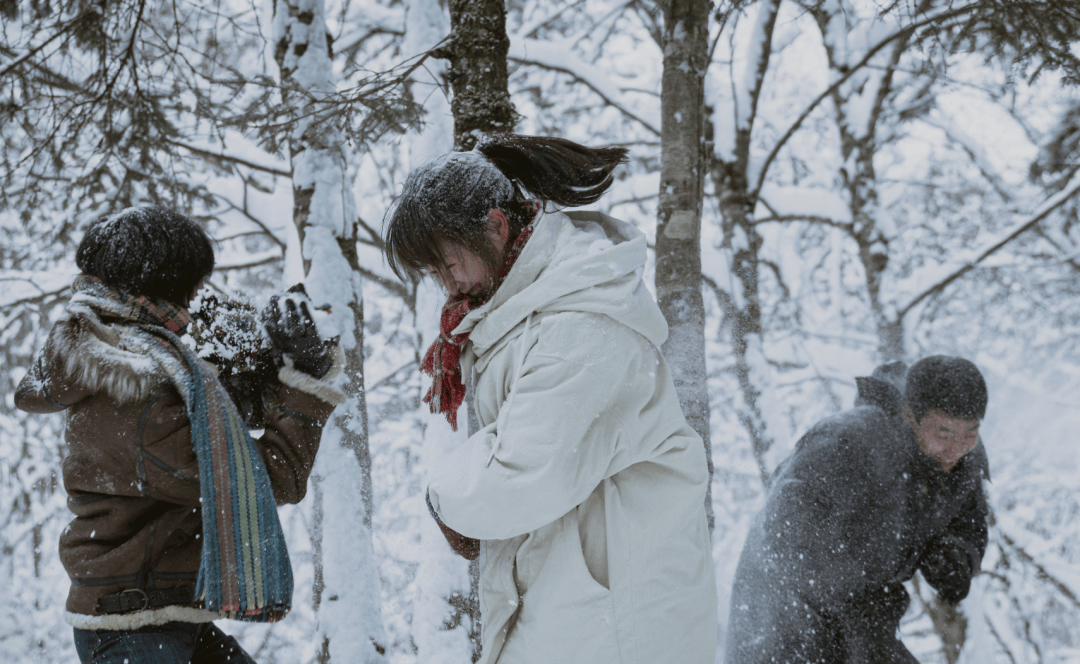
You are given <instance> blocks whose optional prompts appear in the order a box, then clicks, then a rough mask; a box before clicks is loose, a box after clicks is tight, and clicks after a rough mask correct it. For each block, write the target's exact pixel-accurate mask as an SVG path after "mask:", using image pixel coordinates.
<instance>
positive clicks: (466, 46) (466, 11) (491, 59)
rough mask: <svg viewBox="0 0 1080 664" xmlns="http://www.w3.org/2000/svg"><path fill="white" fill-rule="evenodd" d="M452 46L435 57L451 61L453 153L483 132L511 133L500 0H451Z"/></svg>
mask: <svg viewBox="0 0 1080 664" xmlns="http://www.w3.org/2000/svg"><path fill="white" fill-rule="evenodd" d="M450 35H451V40H450V43H449V44H448V45H447V46H445V47H444V48H442V49H440V50H439V51H438V53H437V55H436V57H439V58H444V59H447V60H449V61H450V71H449V72H448V73H447V75H446V78H447V79H448V80H449V81H450V84H451V85H452V86H453V90H454V96H453V99H452V100H451V102H450V109H451V111H453V114H454V149H455V150H471V149H472V148H473V146H474V145H476V140H477V138H479V135H480V134H481V133H491V132H500V131H513V130H514V125H515V124H516V122H517V120H516V116H517V113H516V112H515V111H514V105H513V104H512V103H510V88H509V73H508V70H507V59H506V56H507V53H508V52H509V51H510V37H509V36H507V34H506V6H505V4H504V2H503V0H450Z"/></svg>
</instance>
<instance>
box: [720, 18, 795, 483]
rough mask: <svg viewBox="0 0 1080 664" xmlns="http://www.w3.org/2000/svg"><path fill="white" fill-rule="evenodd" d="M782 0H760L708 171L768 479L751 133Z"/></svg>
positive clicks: (744, 387) (746, 392) (760, 460)
mask: <svg viewBox="0 0 1080 664" xmlns="http://www.w3.org/2000/svg"><path fill="white" fill-rule="evenodd" d="M779 8H780V0H763V1H762V2H759V3H758V7H757V11H758V14H757V19H756V23H755V27H754V30H753V32H752V33H751V36H750V44H751V48H750V52H749V53H748V57H747V58H746V70H745V71H744V72H734V71H733V72H731V78H732V81H731V86H730V89H731V90H732V91H733V92H732V97H731V98H727V99H724V100H723V103H721V100H719V99H718V100H717V102H716V106H717V108H716V116H715V118H716V119H715V121H714V126H713V134H714V141H715V147H714V150H713V154H712V158H711V160H710V162H709V173H710V176H711V178H712V182H713V189H714V190H715V192H716V197H717V200H718V201H719V205H720V214H721V217H722V222H721V223H722V226H723V231H724V248H725V249H726V250H727V251H728V252H729V254H730V256H731V259H730V260H731V264H730V265H729V269H730V272H731V277H732V282H731V283H732V292H731V293H728V296H729V297H728V302H730V305H729V309H728V312H727V314H728V316H729V318H730V320H731V347H732V351H733V353H734V355H735V372H736V379H737V380H738V384H739V395H740V403H739V406H738V416H739V420H740V422H741V423H742V425H743V427H744V428H745V429H746V432H747V434H748V435H749V437H750V445H751V448H752V450H753V453H754V459H755V461H756V462H757V464H758V472H759V473H760V475H761V481H762V484H765V485H767V484H768V478H769V475H770V474H771V472H772V464H771V463H770V462H769V461H768V460H767V457H766V455H767V454H768V452H769V451H770V450H771V449H772V447H773V436H772V433H771V432H770V431H769V430H768V418H767V417H766V416H765V410H764V408H763V401H764V399H765V398H766V397H767V394H768V393H769V390H770V387H769V385H770V382H771V381H770V380H769V369H768V365H767V363H766V361H765V355H764V349H763V345H762V326H761V304H760V295H759V293H758V277H759V271H758V268H759V252H760V250H761V244H762V239H761V235H760V234H759V233H758V232H757V229H756V228H755V226H754V219H753V211H754V206H755V205H756V203H757V196H758V192H757V191H754V190H751V187H752V186H753V185H752V184H751V178H750V172H749V169H750V138H751V134H752V132H753V129H754V120H755V118H756V115H757V104H758V99H759V98H760V97H761V86H762V82H763V81H764V79H765V72H766V71H767V70H768V68H769V57H770V56H771V54H772V36H773V30H774V28H775V26H776V15H777V12H778V11H779ZM738 11H739V10H737V9H736V8H734V7H731V6H727V9H726V12H724V13H721V14H718V16H719V18H720V20H721V21H723V22H724V23H726V22H727V21H728V20H730V19H731V18H733V17H734V16H735V14H736V13H737V12H738Z"/></svg>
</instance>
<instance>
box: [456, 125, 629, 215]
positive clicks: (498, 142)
mask: <svg viewBox="0 0 1080 664" xmlns="http://www.w3.org/2000/svg"><path fill="white" fill-rule="evenodd" d="M475 149H476V150H477V151H478V152H480V153H481V154H483V155H484V156H485V157H487V158H488V159H490V160H491V163H493V164H494V165H495V167H496V168H498V169H499V170H500V171H501V172H502V173H503V175H505V176H506V177H507V178H509V179H510V181H512V182H513V183H514V184H516V185H517V186H518V187H519V188H520V189H522V190H524V191H527V192H529V193H530V194H533V195H534V196H536V197H538V198H539V199H540V200H541V201H542V202H544V203H547V202H549V201H550V202H552V203H555V204H556V205H560V206H564V207H578V206H581V205H589V204H590V203H595V202H596V201H597V200H599V199H600V197H601V196H602V195H603V194H604V192H605V191H607V190H608V188H609V187H611V183H612V182H613V179H612V176H611V172H612V171H613V170H614V169H615V167H616V166H618V165H619V164H621V163H623V162H625V161H626V152H627V150H626V148H590V147H586V146H584V145H579V144H577V143H574V142H573V141H568V140H566V139H565V138H547V137H544V136H519V135H518V134H489V135H487V136H485V137H484V138H482V139H480V141H479V143H477V145H476V148H475Z"/></svg>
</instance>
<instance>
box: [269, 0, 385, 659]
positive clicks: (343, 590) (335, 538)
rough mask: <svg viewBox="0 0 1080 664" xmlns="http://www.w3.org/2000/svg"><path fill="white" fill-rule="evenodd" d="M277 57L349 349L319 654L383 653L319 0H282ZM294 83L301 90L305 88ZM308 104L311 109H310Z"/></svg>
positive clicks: (314, 269)
mask: <svg viewBox="0 0 1080 664" xmlns="http://www.w3.org/2000/svg"><path fill="white" fill-rule="evenodd" d="M274 43H275V58H276V60H277V63H278V66H279V68H280V71H281V82H282V96H283V99H282V101H283V102H284V103H285V104H291V105H293V106H294V107H295V108H296V109H297V110H298V111H300V112H299V113H298V115H299V116H300V117H303V118H305V119H304V120H302V121H301V122H300V123H299V124H298V126H297V128H296V129H295V130H294V133H293V134H292V135H291V136H290V140H289V148H290V152H291V155H292V166H293V173H292V179H293V222H294V224H295V226H296V231H297V237H298V238H299V244H298V246H296V247H291V248H290V251H291V252H298V253H299V256H300V258H301V259H302V260H301V262H302V265H303V273H302V275H300V276H301V277H302V278H303V281H304V282H305V285H306V286H307V291H308V293H309V294H310V295H311V298H312V300H313V301H315V302H317V303H320V304H321V303H324V302H325V303H328V304H330V305H331V314H330V315H329V316H328V317H327V319H323V320H320V321H319V324H320V332H322V333H323V334H324V335H325V336H330V335H338V336H339V337H340V343H341V346H342V349H343V350H344V351H345V358H346V364H345V370H344V375H343V377H342V378H341V379H339V382H338V386H339V387H340V388H341V389H342V391H343V392H344V393H345V395H346V399H347V400H346V403H345V404H344V405H342V406H340V407H339V408H338V409H337V410H336V411H335V414H334V416H333V417H332V418H331V421H330V422H329V423H327V426H326V428H325V429H324V431H323V440H322V445H321V449H320V452H319V455H318V457H317V458H316V460H315V467H314V469H313V471H312V478H311V481H312V484H313V485H314V486H316V487H317V489H318V490H317V491H315V492H314V494H315V496H314V498H316V499H319V504H317V505H315V506H314V516H315V517H316V523H315V524H314V528H313V530H314V533H315V535H314V536H316V537H319V538H320V539H319V540H318V541H316V542H313V543H312V549H313V551H315V552H316V553H318V554H319V555H318V556H317V557H316V560H315V567H316V568H315V579H316V584H317V587H316V588H315V589H314V590H315V591H316V592H315V602H316V607H315V610H316V613H317V615H318V616H319V620H318V625H319V633H318V634H317V636H316V638H317V640H318V642H319V644H320V647H319V650H318V654H317V658H318V660H319V661H320V662H328V661H331V660H332V659H336V660H337V661H341V662H350V663H352V662H365V663H370V664H375V663H382V662H385V661H386V660H385V657H384V655H385V652H386V647H385V645H384V644H385V643H386V640H385V638H384V636H383V626H382V614H381V600H380V590H381V589H380V584H379V578H378V565H377V564H376V560H375V553H374V549H373V547H372V541H371V513H372V510H373V505H372V486H371V455H370V449H369V447H368V442H369V440H368V419H367V404H366V399H365V394H364V343H363V342H364V308H363V295H362V290H361V278H360V274H359V269H360V265H359V261H358V257H357V252H356V238H357V226H358V216H357V212H356V206H355V203H354V202H353V198H352V189H351V183H350V182H351V178H350V176H349V168H348V158H347V155H346V153H345V151H344V149H343V147H344V145H345V141H344V137H343V135H342V133H341V132H340V131H336V130H334V129H333V128H330V129H328V128H327V126H326V123H328V122H332V120H331V119H327V118H320V117H319V116H318V114H317V113H312V112H310V111H311V107H310V106H307V104H306V100H308V99H311V100H317V99H319V98H320V97H324V96H326V95H329V94H332V93H333V92H334V90H335V81H334V74H333V68H332V62H331V53H330V48H329V44H328V40H327V35H326V14H325V6H324V4H323V0H276V2H275V4H274ZM290 90H293V91H302V92H301V93H300V94H297V93H296V92H292V93H291V92H290ZM305 112H307V113H305Z"/></svg>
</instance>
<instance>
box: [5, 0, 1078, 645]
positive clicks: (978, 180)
mask: <svg viewBox="0 0 1080 664" xmlns="http://www.w3.org/2000/svg"><path fill="white" fill-rule="evenodd" d="M0 24H2V26H3V36H2V38H0V138H2V145H0V160H2V162H3V169H2V175H3V178H2V180H0V237H2V242H0V349H2V353H3V362H2V364H0V393H2V394H3V401H2V402H0V570H2V573H0V661H4V662H27V663H30V662H71V661H77V656H76V654H75V651H74V645H73V643H72V636H71V628H70V627H69V626H68V625H67V624H65V622H64V620H63V611H64V598H65V593H66V588H67V584H68V579H67V576H66V574H65V572H64V569H63V567H62V566H61V564H60V561H59V559H58V556H57V552H56V545H57V540H58V537H59V535H60V533H61V532H62V531H63V529H64V528H65V526H66V525H67V522H68V520H69V518H70V516H69V512H68V510H67V507H66V495H65V492H64V489H63V486H62V484H61V482H60V477H59V466H60V462H61V460H62V459H63V458H64V456H65V453H66V450H65V442H64V439H63V428H64V421H63V416H62V415H55V416H48V417H44V416H30V415H27V414H26V413H23V412H21V411H18V410H16V409H15V408H14V405H13V402H12V396H11V395H12V393H13V392H14V390H15V386H16V385H17V384H18V382H19V381H20V379H21V378H22V377H23V376H24V375H25V374H26V371H27V370H28V368H29V366H30V362H31V359H32V357H33V355H34V352H35V351H36V350H37V349H38V348H40V346H41V344H42V343H43V342H44V338H45V333H46V332H47V330H48V329H49V327H50V325H51V324H52V323H53V322H54V321H55V320H56V319H57V318H58V317H59V316H60V315H61V313H62V312H63V307H64V304H65V302H66V301H67V298H68V297H69V294H70V291H69V287H70V285H71V281H72V278H73V277H74V276H75V275H76V274H77V270H76V268H75V262H74V252H75V247H76V246H77V245H78V242H79V241H80V239H81V237H82V233H83V231H84V229H85V227H86V226H87V225H88V224H89V223H90V222H92V221H94V220H96V219H98V218H100V217H102V216H103V215H107V214H109V213H112V212H116V211H119V210H122V209H124V208H127V207H130V206H132V205H137V204H140V203H156V204H161V205H163V206H166V207H172V208H175V209H177V210H180V211H182V212H184V213H185V214H188V215H190V216H191V217H192V218H194V219H196V220H198V221H199V223H201V224H204V227H205V228H206V229H207V231H208V232H209V233H210V235H211V237H212V238H213V239H214V242H215V254H216V266H215V270H214V273H213V276H212V278H211V280H210V283H209V284H208V291H207V292H215V293H217V294H219V295H222V296H225V297H228V298H232V299H237V300H241V301H244V302H248V303H251V304H253V305H255V306H257V307H261V306H262V305H263V304H265V302H266V301H267V299H268V298H269V297H270V295H272V294H274V293H278V292H281V291H282V290H284V289H285V288H287V287H288V286H290V285H292V284H295V283H297V282H304V283H305V284H306V288H307V291H308V293H310V294H311V297H312V300H313V301H315V302H317V303H322V302H325V303H328V304H330V305H331V307H330V313H328V314H320V318H319V325H320V328H321V329H323V331H324V332H327V333H328V334H337V335H340V337H341V344H342V346H343V348H344V349H345V351H346V357H347V367H346V371H345V375H344V376H343V377H342V378H341V379H340V380H341V383H340V385H341V386H342V388H343V389H344V390H345V391H346V393H347V396H348V400H347V402H346V404H345V405H343V406H339V407H338V408H337V410H336V411H335V415H334V417H333V419H332V420H331V424H330V425H328V426H327V428H326V430H325V432H324V435H323V439H322V447H321V450H320V452H319V456H318V457H317V459H316V463H315V467H314V471H313V474H312V476H311V480H310V485H309V489H308V493H307V497H306V498H305V499H304V501H303V502H302V503H300V504H299V505H296V506H285V507H283V508H281V510H280V514H281V520H282V525H283V526H284V528H285V532H286V537H287V539H288V544H289V550H290V553H291V556H292V563H293V568H294V575H295V579H296V591H295V594H294V599H293V610H292V612H291V614H290V615H289V616H288V617H287V618H286V619H285V620H284V621H282V622H280V623H276V624H273V625H256V624H246V623H238V622H231V621H226V622H223V623H222V627H223V628H224V629H225V630H226V631H228V632H229V633H231V634H234V635H236V636H237V638H238V639H239V640H240V641H241V643H242V645H243V646H244V647H245V649H247V650H248V652H250V653H251V654H252V655H253V656H254V657H255V658H256V659H257V660H258V661H259V662H265V663H273V662H278V663H286V662H289V663H292V662H328V661H335V662H387V663H389V662H393V663H395V664H411V663H414V662H422V663H424V664H438V663H441V662H448V663H449V662H455V663H456V662H467V661H470V659H471V660H472V661H475V659H476V657H477V655H478V654H477V648H478V647H479V646H478V643H479V642H478V632H479V621H480V620H481V618H482V616H480V615H479V608H478V605H477V599H476V592H477V589H476V573H477V571H476V566H475V563H474V564H473V565H472V567H471V568H470V564H469V563H468V562H467V561H465V560H464V559H462V558H459V557H458V556H456V555H455V554H454V553H453V552H452V551H451V549H450V548H449V547H448V546H447V545H446V542H445V540H444V539H443V536H442V535H441V534H440V532H439V530H438V527H437V525H436V524H435V523H434V522H433V521H432V519H431V518H430V517H429V515H428V510H427V507H426V505H425V500H424V494H425V487H426V486H427V476H428V474H429V472H430V470H431V469H432V468H435V467H438V465H439V464H440V458H441V457H442V455H444V454H445V453H446V451H447V450H448V449H451V448H453V446H455V445H458V444H460V443H461V442H462V441H463V440H465V438H466V437H467V435H468V433H467V431H465V427H461V430H459V431H458V432H453V431H451V429H450V427H449V426H448V425H447V423H446V421H445V420H444V419H443V418H442V417H435V416H432V415H431V414H430V413H429V412H428V407H427V406H426V405H425V404H422V403H421V396H422V395H423V393H424V391H425V390H426V389H427V385H428V383H427V380H426V379H424V380H421V376H420V375H419V373H418V364H419V361H420V358H421V355H422V353H423V352H424V350H425V349H426V348H427V346H428V345H429V344H430V343H431V340H432V339H433V337H434V336H435V335H437V325H438V311H439V307H440V305H441V303H442V301H443V299H444V297H445V295H444V294H443V292H442V291H441V290H440V289H439V288H438V286H437V285H436V284H434V282H432V281H431V280H426V281H423V282H420V283H409V282H402V281H400V280H398V279H397V278H396V277H394V276H393V274H392V273H391V272H390V270H389V268H388V267H387V264H386V261H385V259H384V258H383V255H382V251H381V246H382V241H383V240H382V235H381V226H382V219H383V215H384V212H385V211H386V209H387V208H388V206H389V204H390V203H391V202H392V201H393V200H394V198H395V196H396V195H397V194H398V193H399V192H400V189H401V184H402V182H403V180H404V178H405V176H406V175H407V174H408V173H409V171H410V170H411V169H412V168H413V167H415V166H416V165H419V164H421V163H423V162H425V161H427V160H428V159H431V158H433V157H435V156H437V155H440V154H443V153H445V152H448V151H450V150H453V149H457V150H468V149H471V148H472V146H473V145H474V143H475V142H476V140H477V139H478V137H479V136H480V135H482V134H483V133H485V132H498V131H514V132H517V133H520V134H535V135H545V136H562V137H566V138H569V139H571V140H574V141H577V142H580V143H583V144H586V145H617V146H623V147H626V148H629V151H630V152H629V154H630V159H629V163H627V164H626V165H624V166H622V167H620V168H619V169H618V170H617V171H616V183H615V185H614V187H613V189H612V190H611V191H610V192H609V193H608V194H607V195H605V196H604V197H603V198H602V199H600V201H599V202H598V203H597V204H596V206H595V207H596V209H599V210H601V211H603V212H606V213H608V214H610V215H612V216H615V217H618V218H620V219H624V220H627V221H629V222H632V223H633V224H635V225H636V226H637V227H638V228H640V230H641V231H643V232H644V233H645V234H646V236H647V237H648V241H649V249H650V262H649V268H648V270H647V272H646V275H645V279H646V282H647V283H648V285H649V287H650V290H652V291H653V293H654V295H655V296H656V297H657V300H658V302H659V304H660V307H661V310H662V311H663V313H664V315H665V317H666V319H667V321H668V324H669V327H670V329H671V335H670V338H669V340H668V341H667V343H666V344H665V345H664V347H663V348H662V351H663V353H664V355H665V357H666V358H667V360H668V363H669V364H670V365H671V367H672V371H673V373H674V376H675V379H676V384H677V385H678V386H679V387H678V389H679V395H680V400H681V401H682V403H683V409H684V412H685V414H686V416H687V419H688V421H689V422H690V424H691V425H692V426H693V427H694V428H695V429H696V430H697V431H698V432H699V433H701V434H702V436H703V438H704V439H705V441H706V444H707V445H708V449H709V450H710V454H711V457H710V461H711V468H710V471H711V477H712V481H711V490H710V497H709V500H708V504H707V510H708V516H709V522H710V528H711V537H712V547H713V561H714V564H715V570H716V577H717V586H718V595H719V625H718V629H719V639H720V648H719V651H718V655H717V661H718V662H719V661H722V658H723V655H722V653H723V644H724V639H725V630H726V626H727V617H728V611H729V609H728V603H729V599H730V589H731V582H732V577H733V575H734V572H735V565H736V562H737V560H738V556H739V552H740V550H741V548H742V544H743V541H744V539H745V537H746V533H747V531H748V528H749V527H750V522H751V520H752V519H753V517H754V515H755V513H756V512H757V511H758V510H759V509H761V507H762V505H763V504H764V496H765V490H766V484H767V482H768V477H769V475H770V473H771V472H772V471H773V469H774V468H775V467H776V466H777V464H778V463H779V462H781V461H782V460H783V459H784V458H785V457H786V456H787V455H788V453H789V452H790V451H791V450H792V447H793V446H794V444H795V442H796V441H797V440H798V438H799V436H801V435H802V434H803V433H804V432H805V431H806V430H807V429H808V428H809V427H810V426H811V425H813V424H814V423H815V422H817V421H818V420H820V419H821V418H823V417H825V416H827V415H829V414H832V413H835V412H838V411H840V410H843V409H845V408H849V407H850V406H851V404H852V400H853V398H854V396H855V378H856V377H857V376H865V375H868V374H869V373H870V372H871V371H872V370H873V369H874V367H875V366H877V365H878V364H880V363H882V362H886V361H891V360H898V359H899V360H905V361H907V362H909V363H910V362H912V361H914V360H917V359H918V358H920V357H924V356H927V355H933V354H950V355H960V356H963V357H967V358H969V359H971V360H972V361H974V362H975V363H976V364H977V365H978V366H979V367H980V369H981V370H982V372H983V373H984V375H985V376H986V379H987V382H988V385H989V393H990V401H989V407H988V410H987V416H986V419H985V421H984V423H983V426H982V429H981V435H982V439H983V443H984V445H985V447H986V450H987V454H988V457H989V461H990V469H991V481H990V483H989V484H988V485H987V486H986V490H987V495H988V498H989V502H990V507H991V520H990V524H991V525H990V541H989V546H988V547H987V551H986V555H985V558H984V559H983V562H982V571H981V572H980V573H979V574H978V575H977V576H976V577H975V579H974V581H973V583H972V589H971V593H970V595H969V596H968V597H967V599H966V600H964V601H963V602H962V604H960V605H959V606H958V607H957V608H952V607H951V606H949V605H946V604H942V603H940V602H938V601H937V600H936V599H935V597H934V592H933V590H932V589H930V588H929V587H928V586H927V585H926V584H925V582H923V581H922V579H921V578H920V577H919V576H916V577H915V579H914V580H913V581H911V582H910V583H909V584H908V591H909V593H910V594H911V596H912V603H911V606H910V608H909V610H908V612H907V614H906V615H905V617H904V619H903V621H902V623H901V633H902V637H903V640H904V643H905V644H906V645H907V646H908V648H909V649H910V650H911V651H912V652H913V653H914V654H915V655H916V657H917V658H918V659H919V661H921V662H927V663H930V662H933V663H938V662H941V663H948V664H953V663H954V662H965V663H967V664H982V663H986V662H1003V663H1004V662H1009V663H1014V664H1020V663H1034V662H1045V663H1047V664H1049V663H1052V662H1078V661H1080V448H1078V446H1077V445H1076V441H1077V437H1076V433H1075V432H1076V431H1077V430H1080V409H1078V408H1077V404H1080V297H1078V294H1080V216H1078V215H1080V197H1078V196H1076V195H1075V194H1076V192H1077V190H1078V189H1080V174H1078V172H1080V88H1078V87H1077V86H1078V85H1080V2H1077V1H1074V0H1057V1H1049V0H1044V1H1035V0H1032V1H1026V0H1024V1H1021V0H734V1H718V2H708V1H706V0H661V1H658V2H650V1H648V0H561V1H553V0H506V1H505V3H504V2H503V1H502V0H216V1H214V2H188V1H186V0H171V1H167V2H147V1H146V0H117V1H115V2H104V1H103V0H52V1H48V0H44V1H43V0H0ZM465 415H466V413H465V408H464V407H463V409H462V413H461V420H462V421H464V419H465Z"/></svg>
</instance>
